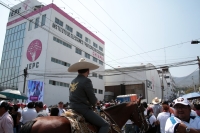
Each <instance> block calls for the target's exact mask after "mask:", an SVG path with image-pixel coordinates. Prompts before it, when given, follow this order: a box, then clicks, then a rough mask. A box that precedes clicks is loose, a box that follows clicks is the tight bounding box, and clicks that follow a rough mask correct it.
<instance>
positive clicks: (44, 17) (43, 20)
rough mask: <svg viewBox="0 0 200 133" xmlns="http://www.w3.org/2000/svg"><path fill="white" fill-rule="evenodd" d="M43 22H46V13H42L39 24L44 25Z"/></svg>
mask: <svg viewBox="0 0 200 133" xmlns="http://www.w3.org/2000/svg"><path fill="white" fill-rule="evenodd" d="M45 22H46V14H44V15H42V22H41V26H43V25H45Z"/></svg>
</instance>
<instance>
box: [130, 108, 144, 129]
mask: <svg viewBox="0 0 200 133" xmlns="http://www.w3.org/2000/svg"><path fill="white" fill-rule="evenodd" d="M141 106H142V104H140V105H137V109H136V110H134V111H133V113H132V115H131V117H130V118H133V117H134V114H136V115H138V114H139V120H138V121H136V122H135V123H142V126H141V128H140V132H142V133H143V132H145V122H146V119H145V118H143V117H142V116H143V115H142V114H143V113H144V112H142V111H141V109H140V108H141ZM136 111H137V112H136ZM141 129H142V130H141Z"/></svg>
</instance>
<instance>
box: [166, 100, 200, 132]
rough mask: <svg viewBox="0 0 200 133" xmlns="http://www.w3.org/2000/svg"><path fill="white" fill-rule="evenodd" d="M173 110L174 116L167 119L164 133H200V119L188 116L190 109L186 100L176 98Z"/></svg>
mask: <svg viewBox="0 0 200 133" xmlns="http://www.w3.org/2000/svg"><path fill="white" fill-rule="evenodd" d="M174 109H175V116H174V117H173V116H172V117H170V118H168V119H167V122H166V125H165V133H176V132H178V133H200V118H199V117H194V116H193V117H192V116H190V113H191V107H190V105H189V102H188V100H187V99H186V98H183V97H179V98H177V99H176V100H175V104H174Z"/></svg>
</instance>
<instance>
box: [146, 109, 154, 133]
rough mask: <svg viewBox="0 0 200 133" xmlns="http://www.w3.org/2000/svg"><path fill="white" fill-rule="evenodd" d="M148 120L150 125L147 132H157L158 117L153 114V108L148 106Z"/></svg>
mask: <svg viewBox="0 0 200 133" xmlns="http://www.w3.org/2000/svg"><path fill="white" fill-rule="evenodd" d="M146 120H147V122H148V123H149V125H150V128H149V130H148V131H147V132H146V133H155V132H156V126H155V124H156V117H155V115H154V114H153V109H152V108H151V107H148V108H147V117H146Z"/></svg>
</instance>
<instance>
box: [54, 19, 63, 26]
mask: <svg viewBox="0 0 200 133" xmlns="http://www.w3.org/2000/svg"><path fill="white" fill-rule="evenodd" d="M55 23H56V24H59V25H60V26H63V22H62V21H61V20H59V19H58V18H55Z"/></svg>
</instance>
